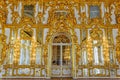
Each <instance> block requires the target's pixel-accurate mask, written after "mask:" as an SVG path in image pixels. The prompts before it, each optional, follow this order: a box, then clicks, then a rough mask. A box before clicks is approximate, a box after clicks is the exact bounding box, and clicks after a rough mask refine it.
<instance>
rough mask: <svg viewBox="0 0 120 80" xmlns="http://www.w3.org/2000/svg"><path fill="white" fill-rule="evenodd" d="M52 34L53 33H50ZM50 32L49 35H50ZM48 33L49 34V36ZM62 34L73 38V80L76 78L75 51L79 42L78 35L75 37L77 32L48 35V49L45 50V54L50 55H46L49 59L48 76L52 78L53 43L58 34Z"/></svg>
mask: <svg viewBox="0 0 120 80" xmlns="http://www.w3.org/2000/svg"><path fill="white" fill-rule="evenodd" d="M50 32H51V31H50ZM50 32H49V33H50ZM49 33H48V34H49ZM60 33H64V34H66V36H67V37H68V36H69V37H68V38H71V39H70V40H71V44H72V45H71V48H72V53H71V54H72V55H71V56H72V76H71V77H73V78H76V55H75V51H76V50H75V49H76V47H77V46H76V45H77V44H78V42H77V37H76V35H75V32H74V30H71V31H70V30H69V32H68V31H66V32H56V33H52V34H51V35H47V38H46V43H45V47H47V49H46V48H44V49H46V51H45V53H46V52H47V53H48V54H46V55H47V56H48V57H49V58H48V57H47V59H46V60H47V64H46V65H47V74H48V77H50V78H51V67H52V64H51V60H52V41H53V39H54V36H56V34H60Z"/></svg>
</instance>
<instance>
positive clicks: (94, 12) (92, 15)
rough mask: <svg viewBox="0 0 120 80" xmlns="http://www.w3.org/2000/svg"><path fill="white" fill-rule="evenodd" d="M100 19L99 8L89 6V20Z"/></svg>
mask: <svg viewBox="0 0 120 80" xmlns="http://www.w3.org/2000/svg"><path fill="white" fill-rule="evenodd" d="M96 17H98V18H99V17H100V8H99V6H90V18H91V19H92V18H96Z"/></svg>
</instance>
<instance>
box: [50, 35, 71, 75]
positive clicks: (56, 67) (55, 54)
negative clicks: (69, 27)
mask: <svg viewBox="0 0 120 80" xmlns="http://www.w3.org/2000/svg"><path fill="white" fill-rule="evenodd" d="M71 53H72V49H71V40H70V39H69V37H68V36H67V35H65V34H63V33H60V34H58V35H56V36H55V37H54V38H53V42H52V66H51V68H52V71H51V74H52V77H71V76H72V56H71Z"/></svg>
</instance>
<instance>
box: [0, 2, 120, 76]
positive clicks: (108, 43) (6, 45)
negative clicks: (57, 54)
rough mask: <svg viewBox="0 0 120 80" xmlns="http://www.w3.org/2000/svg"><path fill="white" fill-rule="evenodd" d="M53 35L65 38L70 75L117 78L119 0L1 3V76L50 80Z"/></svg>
mask: <svg viewBox="0 0 120 80" xmlns="http://www.w3.org/2000/svg"><path fill="white" fill-rule="evenodd" d="M58 35H65V36H67V37H68V38H69V40H70V41H69V40H68V41H69V42H70V47H71V69H70V73H71V76H69V77H73V78H79V77H119V76H120V58H119V57H120V1H119V0H72V1H71V0H59V1H58V0H7V1H6V0H1V1H0V64H1V65H0V77H1V78H2V77H21V76H24V77H28V76H29V77H43V78H50V77H52V76H53V74H52V73H54V72H53V70H52V68H53V66H52V56H53V55H52V54H53V52H52V45H53V40H54V38H55V36H58ZM64 38H65V37H63V36H61V37H60V38H58V39H57V40H56V42H61V40H67V39H64ZM62 42H63V43H64V42H66V41H62ZM63 43H60V44H61V45H64V44H63ZM57 70H58V72H57ZM67 70H69V69H67V68H66V69H65V72H64V71H63V72H61V71H60V72H59V69H55V70H54V71H55V74H58V75H59V74H61V73H63V74H62V75H64V73H65V74H67V72H66V71H67ZM62 75H61V76H62Z"/></svg>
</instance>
